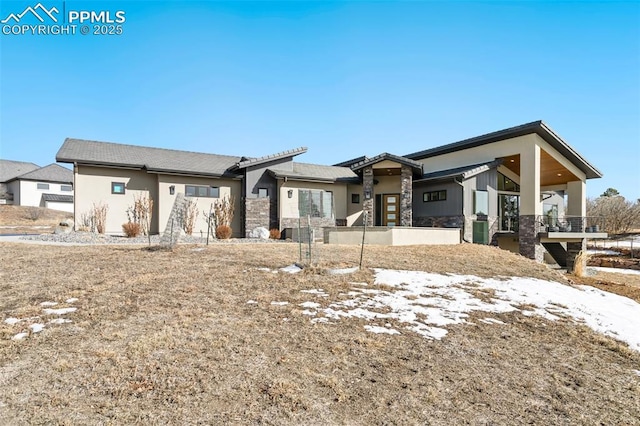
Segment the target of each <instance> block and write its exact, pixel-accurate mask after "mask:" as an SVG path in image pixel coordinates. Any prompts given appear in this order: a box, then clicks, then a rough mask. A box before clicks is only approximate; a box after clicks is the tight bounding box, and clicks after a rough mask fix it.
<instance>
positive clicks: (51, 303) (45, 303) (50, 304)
mask: <svg viewBox="0 0 640 426" xmlns="http://www.w3.org/2000/svg"><path fill="white" fill-rule="evenodd" d="M57 304H58V302H42V303H40V306H56V305H57Z"/></svg>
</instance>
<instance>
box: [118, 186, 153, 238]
mask: <svg viewBox="0 0 640 426" xmlns="http://www.w3.org/2000/svg"><path fill="white" fill-rule="evenodd" d="M152 217H153V198H151V197H150V196H147V195H145V194H139V195H134V196H133V206H129V207H127V220H128V221H129V223H135V224H137V225H138V227H137V228H139V230H140V232H141V233H142V234H143V235H149V232H150V231H151V218H152ZM123 226H124V225H123ZM130 228H131V227H130ZM133 228H136V227H133Z"/></svg>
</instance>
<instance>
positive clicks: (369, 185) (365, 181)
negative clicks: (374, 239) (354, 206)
mask: <svg viewBox="0 0 640 426" xmlns="http://www.w3.org/2000/svg"><path fill="white" fill-rule="evenodd" d="M362 192H363V194H362V197H363V198H364V201H363V203H362V211H363V213H367V221H366V222H364V225H365V226H373V200H374V194H373V167H372V166H367V167H365V168H364V169H363V170H362Z"/></svg>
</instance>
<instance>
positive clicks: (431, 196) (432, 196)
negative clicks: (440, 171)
mask: <svg viewBox="0 0 640 426" xmlns="http://www.w3.org/2000/svg"><path fill="white" fill-rule="evenodd" d="M446 199H447V191H446V190H442V191H430V192H423V193H422V201H423V202H425V203H428V202H430V201H444V200H446Z"/></svg>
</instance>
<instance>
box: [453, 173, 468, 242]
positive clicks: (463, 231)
mask: <svg viewBox="0 0 640 426" xmlns="http://www.w3.org/2000/svg"><path fill="white" fill-rule="evenodd" d="M453 181H454V182H455V183H457V184H458V185H460V189H461V190H462V217H463V219H462V241H464V242H465V243H471V241H467V239H466V238H465V237H464V235H465V231H466V225H467V217H466V216H465V215H464V185H463V184H462V182H461V181H458V179H456V178H455V177H454V178H453Z"/></svg>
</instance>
